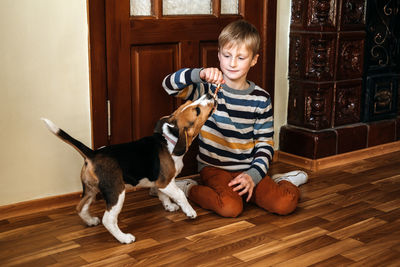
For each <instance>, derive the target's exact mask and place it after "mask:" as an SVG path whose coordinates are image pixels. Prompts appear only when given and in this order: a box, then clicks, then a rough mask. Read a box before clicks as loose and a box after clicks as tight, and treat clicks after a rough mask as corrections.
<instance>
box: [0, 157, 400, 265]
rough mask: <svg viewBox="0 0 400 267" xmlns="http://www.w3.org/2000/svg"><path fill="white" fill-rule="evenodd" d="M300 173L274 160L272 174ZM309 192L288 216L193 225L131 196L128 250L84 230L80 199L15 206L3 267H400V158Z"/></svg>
mask: <svg viewBox="0 0 400 267" xmlns="http://www.w3.org/2000/svg"><path fill="white" fill-rule="evenodd" d="M292 169H294V167H292V166H289V165H284V164H281V163H274V164H273V166H272V169H271V173H277V172H282V171H289V170H292ZM77 179H78V178H77ZM301 191H302V199H301V202H300V203H299V206H298V208H297V210H296V211H295V212H294V213H293V214H291V215H288V216H278V215H274V214H270V213H267V212H265V211H263V210H261V209H260V208H258V207H255V206H253V205H248V206H246V209H245V211H244V213H243V214H242V215H241V216H240V217H239V218H235V219H230V218H221V217H219V216H217V215H215V214H213V213H210V212H207V211H205V210H202V209H200V208H199V207H197V206H196V205H193V206H194V207H195V209H196V211H197V212H198V215H199V216H198V218H197V219H195V220H190V219H186V218H185V216H184V215H183V214H182V213H181V212H175V213H168V212H166V211H164V210H163V208H162V206H161V204H160V203H159V201H158V199H157V198H153V197H150V196H149V195H148V191H147V190H140V191H136V192H130V193H128V194H127V199H126V201H125V206H124V208H123V210H122V213H121V215H120V219H119V221H120V223H119V225H120V227H121V228H122V230H123V231H126V232H130V233H132V234H134V235H135V236H136V242H134V243H132V244H129V245H122V244H120V243H118V242H117V241H116V240H115V239H114V238H113V237H112V236H111V235H110V234H109V233H108V232H107V231H106V230H105V228H104V227H103V226H102V225H99V226H96V227H86V226H85V225H84V224H83V222H82V221H81V220H80V218H79V217H78V215H77V214H76V213H75V204H76V203H77V202H78V199H77V198H76V196H74V197H71V198H70V199H67V201H64V202H63V203H45V204H46V206H44V207H43V206H40V207H38V206H36V205H32V207H29V205H26V204H25V205H24V206H23V208H21V207H18V206H16V207H13V208H10V209H9V210H8V211H5V212H4V211H3V212H2V213H1V214H0V266H10V265H20V266H82V265H89V266H130V265H135V266H159V265H160V266H161V265H164V266H180V267H184V266H219V267H222V266H270V265H273V266H400V152H396V153H391V154H387V155H384V156H380V157H377V158H373V159H368V160H363V161H360V162H358V163H356V164H351V165H346V166H342V167H340V168H333V169H329V170H324V171H321V172H319V173H311V174H310V180H309V182H308V183H307V184H306V185H303V186H301ZM53 204H56V207H55V208H54V207H53V206H52V205H53ZM103 205H104V204H103V202H102V201H97V202H96V203H95V204H94V206H93V208H94V209H93V212H94V214H96V215H98V216H101V215H102V212H103Z"/></svg>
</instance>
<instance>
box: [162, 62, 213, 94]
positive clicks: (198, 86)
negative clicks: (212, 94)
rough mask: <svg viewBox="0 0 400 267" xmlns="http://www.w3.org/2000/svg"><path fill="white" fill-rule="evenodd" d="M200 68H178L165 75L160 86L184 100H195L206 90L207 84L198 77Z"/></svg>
mask: <svg viewBox="0 0 400 267" xmlns="http://www.w3.org/2000/svg"><path fill="white" fill-rule="evenodd" d="M200 71H201V69H199V68H195V69H189V68H184V69H180V70H178V71H176V72H174V73H171V74H169V75H167V76H166V77H165V78H164V80H163V82H162V86H163V88H164V90H165V91H166V92H167V93H168V94H169V95H172V96H176V97H179V98H182V99H185V100H196V99H198V98H200V96H202V95H203V94H205V93H206V92H208V90H209V89H208V88H209V86H208V84H207V83H205V82H204V81H203V80H201V79H200Z"/></svg>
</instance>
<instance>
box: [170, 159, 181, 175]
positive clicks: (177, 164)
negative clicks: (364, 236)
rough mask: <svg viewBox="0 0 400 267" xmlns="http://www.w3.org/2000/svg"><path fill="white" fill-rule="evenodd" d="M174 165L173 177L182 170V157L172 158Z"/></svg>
mask: <svg viewBox="0 0 400 267" xmlns="http://www.w3.org/2000/svg"><path fill="white" fill-rule="evenodd" d="M172 159H173V160H174V163H175V177H176V176H177V175H178V174H179V173H180V172H181V171H182V168H183V156H179V157H178V156H172Z"/></svg>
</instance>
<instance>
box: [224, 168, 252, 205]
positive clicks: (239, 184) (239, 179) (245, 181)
mask: <svg viewBox="0 0 400 267" xmlns="http://www.w3.org/2000/svg"><path fill="white" fill-rule="evenodd" d="M228 186H235V187H234V188H233V191H235V192H236V191H240V192H239V196H242V195H244V194H246V193H248V196H247V199H246V201H247V202H249V200H250V199H251V196H252V195H253V189H254V186H255V185H254V181H253V179H251V177H250V175H248V174H247V173H244V172H242V173H241V174H239V175H238V176H236V177H235V178H233V179H232V180H231V181H230V182H229V184H228Z"/></svg>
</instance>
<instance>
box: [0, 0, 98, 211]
mask: <svg viewBox="0 0 400 267" xmlns="http://www.w3.org/2000/svg"><path fill="white" fill-rule="evenodd" d="M0 40H1V41H0V92H1V100H2V104H1V105H0V114H1V117H0V127H1V129H0V148H1V151H0V205H4V204H9V203H15V202H21V201H25V200H31V199H36V198H42V197H46V196H52V195H60V194H64V193H70V192H76V191H80V190H81V184H80V180H79V173H80V167H81V165H82V162H83V161H82V158H81V157H80V155H79V154H78V153H76V152H75V151H74V150H73V149H72V148H71V147H70V146H68V145H66V144H65V143H63V142H61V141H60V140H59V139H57V138H56V137H55V136H53V135H51V134H50V132H49V131H48V130H47V129H46V128H45V126H44V124H43V122H42V121H40V117H48V118H50V119H51V120H53V121H54V122H55V123H56V124H58V125H59V126H60V127H62V128H64V129H65V130H68V132H69V133H70V134H71V135H73V136H75V137H77V138H79V139H80V140H81V141H83V142H84V143H85V144H87V145H91V129H90V100H89V67H88V25H87V13H86V1H85V0H34V1H33V0H1V1H0Z"/></svg>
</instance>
